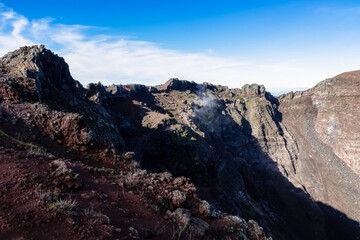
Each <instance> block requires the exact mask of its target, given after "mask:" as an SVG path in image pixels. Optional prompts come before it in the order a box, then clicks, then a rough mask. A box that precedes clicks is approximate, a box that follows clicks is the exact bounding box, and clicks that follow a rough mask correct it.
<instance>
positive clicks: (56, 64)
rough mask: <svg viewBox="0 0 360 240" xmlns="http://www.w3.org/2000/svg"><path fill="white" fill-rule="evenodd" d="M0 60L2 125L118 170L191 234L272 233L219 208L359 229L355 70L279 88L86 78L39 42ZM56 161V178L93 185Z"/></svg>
mask: <svg viewBox="0 0 360 240" xmlns="http://www.w3.org/2000/svg"><path fill="white" fill-rule="evenodd" d="M0 72H1V75H0V95H1V100H2V102H1V103H0V111H1V113H2V115H3V116H4V117H3V118H2V120H1V121H0V126H2V127H5V126H6V128H7V129H9V131H10V132H13V133H15V135H16V133H17V134H19V133H20V135H21V136H22V138H24V139H26V140H28V141H31V142H35V143H36V144H38V145H41V146H42V147H44V148H46V149H47V151H48V152H51V153H52V154H58V155H60V156H61V157H62V158H70V159H78V160H81V161H82V162H84V163H86V164H90V165H91V164H93V165H94V166H104V167H107V168H109V167H110V168H113V170H108V172H111V171H113V172H116V173H117V172H119V173H120V172H121V174H115V176H116V177H115V178H116V179H115V180H114V179H112V178H111V177H109V176H108V175H106V174H105V175H106V176H105V175H104V177H105V178H106V179H111V180H109V181H110V182H116V183H119V184H120V186H121V187H122V191H126V192H127V191H131V192H132V194H133V193H134V194H135V195H137V196H139V198H140V200H139V201H143V203H144V204H146V205H147V206H148V207H149V208H151V209H153V210H154V211H155V213H156V216H160V217H164V218H166V219H170V220H172V221H174V224H175V226H177V227H178V229H179V231H178V232H177V233H178V235H179V236H180V237H182V238H184V239H188V238H189V237H190V236H192V239H229V238H230V239H245V238H247V239H265V237H264V234H263V231H262V230H261V229H260V228H259V227H258V224H257V223H256V222H254V221H249V222H248V223H245V222H244V221H243V220H242V219H240V218H238V217H233V216H227V215H224V214H223V213H220V212H218V211H215V210H213V209H217V210H221V211H222V212H227V213H230V214H234V215H238V216H240V217H241V218H244V219H255V220H256V221H257V222H258V223H259V224H260V225H261V226H262V227H264V229H265V232H267V234H269V235H271V236H272V237H274V239H357V238H359V236H360V234H359V233H360V230H359V221H360V215H359V212H358V210H359V209H360V208H359V207H358V204H360V203H359V201H358V199H359V197H360V191H359V188H360V180H359V161H358V155H359V154H358V150H357V149H358V148H357V146H358V145H359V144H360V139H359V136H357V135H356V129H357V125H356V119H357V117H358V116H359V114H360V111H359V107H358V104H357V102H358V99H359V98H358V96H359V95H358V93H359V84H358V83H359V82H360V76H358V75H360V74H359V73H357V72H353V73H347V74H342V75H339V76H337V77H335V78H334V79H330V80H326V81H324V82H322V83H320V84H319V85H317V86H316V87H315V88H313V89H310V90H308V91H305V92H297V93H289V94H287V95H283V96H280V97H279V98H275V97H273V96H272V95H271V94H269V93H268V92H266V91H265V88H264V86H259V85H256V84H253V85H245V86H244V87H243V88H242V89H229V88H227V87H224V86H215V85H212V84H209V83H204V84H197V83H194V82H188V81H183V80H179V79H176V78H173V79H170V80H169V81H168V82H166V83H165V84H163V85H160V86H155V87H147V86H143V85H113V86H103V85H102V84H101V83H98V84H90V85H89V86H87V88H86V89H84V88H83V87H82V86H81V84H80V83H79V82H77V81H75V80H73V79H72V77H71V75H70V73H69V70H68V66H67V65H66V63H65V61H64V60H63V59H62V58H59V57H57V56H56V55H54V54H53V53H51V51H49V50H47V49H45V48H44V47H43V46H40V47H36V46H34V47H24V48H21V49H20V50H16V51H14V52H12V53H9V54H7V55H5V56H4V57H3V58H2V59H1V61H0ZM129 151H130V152H134V154H130V153H126V152H129ZM135 163H137V164H139V165H140V168H143V169H146V170H148V171H149V172H153V173H147V172H144V171H142V170H139V169H138V168H137V167H136V164H135ZM68 165H69V164H68ZM75 165H76V164H75ZM65 166H66V165H65ZM81 166H82V165H81ZM88 167H89V166H88V165H86V166H84V167H80V166H79V165H78V168H79V169H80V170H81V169H83V168H84V169H83V170H81V171H85V172H86V171H87V170H86V169H87V168H88ZM56 169H58V168H56ZM56 169H52V170H51V171H55V172H54V173H53V174H52V176H57V177H56V179H55V180H54V179H52V180H51V182H52V183H54V181H55V182H56V184H57V185H58V186H63V185H64V186H68V185H69V186H78V187H80V186H83V185H85V186H86V181H87V180H86V178H85V180H84V183H83V182H80V180H78V179H79V177H76V178H75V176H77V175H76V174H75V173H67V171H66V170H64V171H63V170H62V169H60V170H58V172H56ZM64 169H66V168H64ZM49 171H50V170H49ZM155 172H156V173H155ZM164 172H170V173H171V174H172V175H173V176H174V177H171V175H167V174H165V173H164ZM183 176H184V177H183ZM60 177H61V179H60ZM149 179H151V180H149ZM161 179H162V180H161ZM166 179H167V180H166ZM190 179H191V181H192V182H193V183H194V184H195V186H196V190H195V187H194V185H192V184H191V183H190ZM75 180H76V182H73V181H75ZM80 183H81V184H80ZM59 184H60V185H59ZM49 186H52V185H49ZM77 191H78V190H77ZM74 194H75V196H76V193H74ZM198 196H199V197H201V198H203V199H206V200H207V202H209V203H210V204H208V203H207V202H205V201H201V200H200V199H199V198H198ZM139 209H140V210H141V211H143V210H142V208H141V207H140V208H139ZM144 211H145V210H144ZM345 214H346V215H347V216H346V215H345ZM170 220H169V221H170ZM79 221H80V220H79ZM105 222H107V221H105ZM165 222H166V221H165ZM117 224H119V223H117ZM122 224H123V223H122ZM164 224H165V223H164ZM166 224H170V225H166V226H171V221H170V223H169V222H166ZM105 225H106V224H105ZM108 225H109V224H108ZM135 226H136V228H134V227H135ZM138 226H139V225H136V224H135V225H134V226H132V227H131V228H132V230H131V229H130V228H129V227H130V225H129V224H126V227H128V228H129V230H128V231H127V232H126V234H127V235H126V236H127V237H129V236H130V237H140V238H144V235H142V236H139V234H136V232H137V230H136V229H137V228H138ZM152 227H155V226H152ZM154 232H156V231H152V233H154ZM170 232H171V231H170V230H168V231H165V232H164V233H163V235H158V236H157V238H156V236H155V238H156V239H160V238H162V239H168V238H169V234H170ZM167 234H168V235H167ZM115 235H116V236H119V235H121V237H124V236H125V235H124V233H116V234H115ZM115 235H114V236H115ZM226 237H228V238H226Z"/></svg>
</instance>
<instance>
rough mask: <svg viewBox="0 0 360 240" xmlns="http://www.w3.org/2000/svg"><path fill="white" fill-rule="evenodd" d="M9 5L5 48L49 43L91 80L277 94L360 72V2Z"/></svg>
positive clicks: (2, 31) (2, 32)
mask: <svg viewBox="0 0 360 240" xmlns="http://www.w3.org/2000/svg"><path fill="white" fill-rule="evenodd" d="M0 2H1V3H3V5H4V6H2V7H1V9H0V13H1V16H0V20H1V22H2V25H1V27H0V40H1V42H0V53H1V54H3V53H6V52H7V51H10V50H13V49H12V48H16V47H20V46H21V45H23V44H40V43H44V44H45V45H46V46H47V47H49V48H51V49H52V50H53V51H55V52H56V53H59V54H60V55H62V56H64V58H65V59H66V61H67V62H69V65H70V67H71V71H72V74H73V76H74V77H75V78H77V79H78V80H80V81H81V82H82V83H83V84H84V85H86V84H87V83H89V82H91V81H102V82H103V83H104V84H111V83H121V84H125V83H130V82H137V83H143V84H150V85H155V84H160V83H163V82H165V81H166V80H167V79H168V78H170V77H179V78H181V79H188V80H194V81H196V82H204V81H207V82H212V83H215V84H223V85H228V86H230V87H241V86H242V85H244V84H246V83H253V82H256V83H260V84H265V86H266V87H267V89H269V90H270V91H273V92H277V91H283V90H289V89H301V88H309V87H312V86H314V85H315V84H316V83H317V82H319V81H321V80H323V79H325V78H327V77H332V76H334V75H336V74H339V73H341V72H344V71H349V70H357V69H360V57H358V56H360V44H359V42H360V41H359V40H360V2H359V1H186V0H183V1H176V0H168V1H149V0H147V1H136V0H133V1H115V0H114V1H106V0H104V1H101V2H97V1H79V0H78V1H74V0H73V1H68V0H62V1H53V2H51V4H49V1H36V0H34V1H18V0H17V1H13V0H12V1H6V0H0ZM10 13H11V14H10ZM9 14H10V15H9ZM14 30H15V31H14ZM16 44H18V45H19V46H17V45H16ZM100 55H101V56H100ZM90 69H92V70H93V71H92V72H91V71H90Z"/></svg>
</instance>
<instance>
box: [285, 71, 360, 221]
mask: <svg viewBox="0 0 360 240" xmlns="http://www.w3.org/2000/svg"><path fill="white" fill-rule="evenodd" d="M359 83H360V73H359V71H357V72H349V73H344V74H340V75H338V76H336V77H334V78H331V79H327V80H325V81H323V82H321V83H319V84H318V85H316V86H315V87H314V88H312V89H309V90H307V91H304V92H296V93H289V94H286V95H282V96H280V98H279V99H280V111H281V112H282V115H283V122H282V124H283V125H285V126H286V127H287V129H288V130H289V132H290V134H291V135H292V136H293V138H294V139H296V142H297V144H298V146H299V151H298V161H297V164H296V165H295V168H296V170H297V173H296V175H294V176H292V177H290V178H289V179H290V180H291V181H292V182H295V181H296V182H301V184H302V185H303V188H304V189H306V191H307V192H308V193H309V194H310V195H311V196H312V198H313V199H315V200H316V201H320V202H323V203H326V204H328V205H330V206H332V207H334V208H335V209H337V210H340V211H341V212H343V213H345V214H346V215H348V216H349V217H351V218H352V219H354V220H356V221H360V212H359V209H360V208H359V204H360V203H359V201H358V200H357V199H359V196H360V174H359V166H360V165H359V164H360V162H359V161H358V157H359V150H358V148H357V146H359V144H360V141H359V136H358V135H357V134H356V133H357V132H358V129H359V127H358V124H357V123H356V121H357V120H356V119H358V118H359V117H360V109H359V106H358V105H359V99H360V98H359V96H360V95H359V90H360V88H359V86H360V85H359ZM314 183H315V184H314ZM349 193H351V194H349Z"/></svg>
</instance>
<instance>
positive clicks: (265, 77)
mask: <svg viewBox="0 0 360 240" xmlns="http://www.w3.org/2000/svg"><path fill="white" fill-rule="evenodd" d="M0 22H1V25H0V54H1V55H3V54H5V53H6V52H9V51H12V50H15V49H17V48H19V47H20V46H23V45H33V44H45V45H46V46H47V47H49V48H50V49H52V50H53V51H55V52H56V53H58V54H59V55H61V56H63V57H64V58H65V60H66V61H67V62H68V64H69V66H70V69H71V72H72V75H73V77H74V78H75V79H77V80H79V81H80V82H81V83H83V84H84V85H86V84H88V83H90V82H99V81H101V82H102V83H103V84H106V85H110V84H113V83H115V84H127V83H141V84H146V85H157V84H161V83H164V82H165V81H166V80H167V79H169V78H171V77H178V78H180V79H186V80H193V81H196V82H211V83H214V84H222V85H227V86H229V87H241V86H243V85H244V84H246V83H253V82H256V83H260V84H264V85H265V86H266V87H267V89H269V90H272V91H280V90H284V89H293V88H307V87H311V86H313V85H315V83H316V82H317V81H319V80H321V79H323V76H322V75H321V74H320V73H319V71H318V72H316V74H314V71H310V72H309V71H305V70H304V69H305V68H304V64H303V65H301V64H299V62H296V61H290V62H289V61H286V62H284V61H271V62H266V61H260V60H257V59H251V60H246V61H245V60H243V59H241V58H238V57H233V58H224V57H215V56H213V55H211V54H213V50H211V49H208V50H205V51H204V52H203V53H186V52H182V51H178V50H170V49H163V48H161V47H159V46H158V45H156V44H155V43H151V42H146V41H136V40H128V39H124V38H120V37H119V36H106V35H96V36H91V35H88V34H85V33H84V32H85V31H84V30H86V29H88V28H89V27H88V26H80V25H64V24H54V23H53V19H51V18H46V19H31V20H29V19H27V18H26V17H25V16H22V15H20V14H17V13H16V12H14V11H13V10H11V9H7V8H6V7H4V6H1V5H0ZM312 70H313V69H312Z"/></svg>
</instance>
